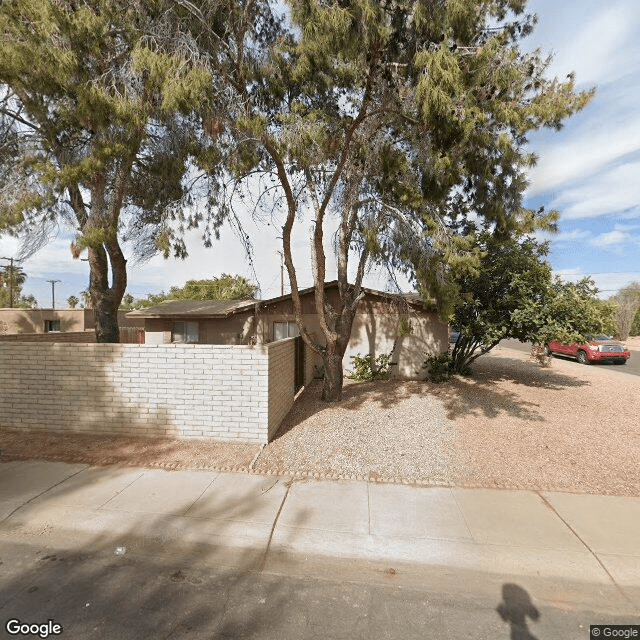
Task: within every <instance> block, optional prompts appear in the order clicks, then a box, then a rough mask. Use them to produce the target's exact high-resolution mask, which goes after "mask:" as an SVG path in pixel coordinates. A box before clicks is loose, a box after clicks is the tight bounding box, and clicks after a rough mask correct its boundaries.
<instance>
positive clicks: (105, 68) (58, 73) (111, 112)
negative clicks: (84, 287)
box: [0, 0, 211, 342]
mask: <svg viewBox="0 0 640 640" xmlns="http://www.w3.org/2000/svg"><path fill="white" fill-rule="evenodd" d="M182 20H185V21H187V22H188V21H189V20H190V14H189V12H187V11H183V10H182V9H181V5H180V4H179V3H174V2H170V1H169V0H166V1H164V0H157V1H156V0H133V1H131V0H126V1H124V0H82V1H81V2H68V1H65V0H6V1H5V2H2V3H1V4H0V31H1V32H2V39H1V40H0V127H1V128H0V131H1V136H0V163H1V164H2V169H3V171H2V175H1V176H0V192H1V193H2V201H1V202H0V228H1V227H3V226H4V227H5V228H7V227H9V228H11V229H12V230H13V231H14V232H17V233H19V234H20V235H21V237H22V238H23V239H25V244H24V247H23V250H24V253H25V254H26V253H29V252H33V251H34V250H36V249H37V248H39V247H40V246H41V245H42V243H44V242H45V241H46V240H47V239H48V237H49V236H50V235H51V234H52V233H54V232H55V231H56V230H57V228H58V226H59V225H67V226H71V228H72V229H73V230H74V231H75V240H74V243H73V245H72V252H73V253H74V255H75V256H76V257H78V256H79V255H80V254H81V253H82V252H83V251H85V250H86V251H87V255H88V262H89V269H90V275H89V289H88V292H89V296H90V299H91V306H93V307H94V309H95V314H96V334H97V339H98V341H99V342H117V341H118V337H119V336H118V323H117V309H118V306H119V304H120V301H121V299H122V296H123V295H124V293H125V290H126V286H127V268H126V262H127V260H126V258H125V254H124V252H123V245H122V241H123V238H124V237H126V236H127V234H128V235H129V237H130V238H131V239H132V241H133V245H134V247H135V249H137V250H139V251H141V252H142V253H143V254H145V253H146V254H148V253H149V252H153V251H155V250H156V249H162V250H164V251H166V252H167V251H169V240H170V233H169V231H168V226H167V224H166V221H167V218H169V217H171V215H174V216H175V215H176V214H177V213H179V211H180V209H181V205H182V204H184V201H185V197H186V192H185V185H184V183H183V181H182V178H183V176H184V174H185V171H186V166H187V161H188V158H189V156H190V154H191V151H192V144H191V143H192V142H193V139H192V136H191V133H190V132H191V130H192V126H190V124H191V123H192V121H194V116H193V114H194V110H195V109H196V108H199V109H200V108H201V107H202V105H203V102H204V101H205V98H206V96H208V95H209V93H210V91H209V89H210V85H211V72H210V70H209V69H208V68H206V67H205V65H204V64H203V63H202V62H201V60H199V58H198V55H197V48H196V47H195V46H192V45H193V43H192V42H190V41H189V39H188V37H187V36H185V30H184V29H183V28H182V27H181V21H182ZM181 250H183V247H181V246H180V245H179V244H178V245H177V252H178V253H180V252H181Z"/></svg>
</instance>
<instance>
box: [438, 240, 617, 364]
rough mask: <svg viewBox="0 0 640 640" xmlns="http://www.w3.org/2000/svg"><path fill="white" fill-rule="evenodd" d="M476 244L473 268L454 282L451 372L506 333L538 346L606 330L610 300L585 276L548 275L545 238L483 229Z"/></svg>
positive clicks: (580, 338)
mask: <svg viewBox="0 0 640 640" xmlns="http://www.w3.org/2000/svg"><path fill="white" fill-rule="evenodd" d="M480 249H481V250H482V257H481V258H480V263H479V266H478V268H477V269H474V270H473V271H469V272H468V273H465V274H464V275H463V276H461V277H460V278H459V281H458V283H457V284H458V288H459V291H460V295H459V297H458V299H457V301H456V302H455V305H454V312H453V318H452V321H453V323H454V324H455V326H456V328H457V329H458V330H459V331H460V336H459V337H458V340H457V341H456V343H455V346H454V348H453V352H452V362H451V371H452V372H456V373H464V372H467V371H468V369H469V366H470V365H471V363H472V362H473V361H474V360H475V359H476V358H478V357H479V356H481V355H482V354H484V353H487V352H489V351H490V350H491V349H493V347H495V346H496V345H497V344H498V343H499V342H500V340H504V339H507V338H514V339H517V340H520V341H522V342H533V343H535V344H541V345H543V344H546V343H547V342H549V341H550V340H558V341H560V342H574V341H584V340H585V335H586V334H594V333H608V332H611V330H612V328H613V326H614V320H613V316H614V312H615V307H614V305H612V304H611V303H608V302H605V301H603V300H600V299H599V298H598V297H597V292H598V290H597V289H596V287H595V286H594V284H593V282H592V281H590V280H589V279H584V280H581V281H580V282H577V283H573V282H563V281H562V280H560V278H558V277H553V276H552V271H551V265H550V264H549V263H548V262H547V261H546V255H547V252H548V247H547V244H546V243H540V242H537V241H535V240H533V239H531V238H527V237H521V238H511V239H509V240H501V239H498V238H496V236H495V235H494V234H490V233H484V234H482V236H481V239H480Z"/></svg>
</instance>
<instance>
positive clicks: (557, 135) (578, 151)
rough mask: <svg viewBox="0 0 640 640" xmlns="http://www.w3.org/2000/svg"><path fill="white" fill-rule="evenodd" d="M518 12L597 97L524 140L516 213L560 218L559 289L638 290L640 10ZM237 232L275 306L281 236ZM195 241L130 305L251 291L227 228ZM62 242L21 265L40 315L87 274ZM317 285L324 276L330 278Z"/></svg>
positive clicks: (534, 40)
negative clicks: (203, 285)
mask: <svg viewBox="0 0 640 640" xmlns="http://www.w3.org/2000/svg"><path fill="white" fill-rule="evenodd" d="M528 10H530V11H533V12H535V13H537V14H538V18H539V22H538V27H537V28H536V30H535V32H534V33H533V35H532V36H531V37H530V38H529V39H528V41H527V42H526V43H525V44H526V46H527V47H528V48H531V49H533V48H536V47H541V48H542V50H543V51H545V52H548V53H552V54H553V55H554V61H553V64H552V67H551V71H552V73H553V74H555V75H557V76H558V77H559V78H564V77H565V76H566V75H567V73H569V72H570V71H575V73H576V81H577V83H578V88H580V89H583V88H584V89H586V88H590V87H593V86H595V87H596V88H597V93H596V96H595V98H594V99H593V101H592V102H591V103H590V104H589V105H588V106H587V107H586V109H585V110H584V111H583V112H581V113H580V114H578V115H577V116H575V117H574V118H572V119H571V120H569V121H567V123H566V125H565V127H564V128H563V129H562V131H560V132H555V131H543V132H539V133H537V134H535V135H534V136H532V138H531V148H532V150H533V151H535V152H536V154H537V155H538V158H539V160H538V165H537V167H536V168H535V169H534V170H533V171H532V172H531V174H530V181H531V184H530V187H529V190H528V192H527V198H526V201H525V203H526V204H527V205H528V206H531V207H537V206H540V205H544V206H545V207H546V208H556V209H558V210H559V211H560V212H561V220H560V233H559V234H558V235H557V236H555V237H551V238H550V239H551V254H550V261H551V264H552V266H553V268H554V270H555V271H556V273H558V274H560V275H562V276H563V277H564V278H565V279H569V280H575V279H577V278H580V277H582V276H584V275H592V276H593V278H594V280H595V281H596V284H597V285H598V287H599V288H600V289H601V290H602V295H603V297H606V296H609V295H611V294H612V293H614V292H615V291H616V290H618V289H619V288H620V287H623V286H625V285H626V284H628V283H629V282H632V281H640V73H639V71H640V5H638V3H637V0H620V1H618V2H615V1H614V2H602V1H601V0H599V1H594V0H571V1H567V0H564V1H563V2H558V1H557V0H556V1H554V2H550V1H549V0H530V2H529V5H528ZM247 230H248V232H249V235H250V236H251V237H252V238H253V239H254V250H255V255H254V264H255V274H257V276H258V278H257V279H258V282H259V285H260V289H261V291H260V293H261V296H262V297H271V296H275V295H278V294H279V292H280V258H279V256H278V254H277V253H276V252H277V250H278V248H279V244H278V242H279V241H278V240H277V236H278V235H279V229H277V228H275V227H273V226H271V225H267V224H262V225H259V224H254V223H251V222H248V223H247ZM200 235H201V234H200V233H199V232H197V231H196V232H194V233H192V234H191V235H190V236H189V237H188V249H189V252H190V254H191V256H190V258H189V259H188V260H186V261H176V260H172V259H171V260H164V259H163V258H161V257H156V258H154V259H152V260H151V261H150V262H148V263H146V264H145V265H135V264H130V265H129V267H130V268H129V287H128V291H129V292H130V293H132V294H133V295H134V296H136V297H137V296H141V295H144V294H146V293H148V292H158V291H160V290H165V291H166V290H168V289H169V287H171V286H173V285H182V284H184V282H185V281H186V280H188V279H191V278H208V277H212V276H214V275H219V274H221V273H223V272H226V273H240V274H243V275H245V276H247V277H249V278H250V279H252V280H255V274H254V272H253V271H252V269H251V267H250V265H249V263H248V261H247V260H246V257H245V255H244V252H243V250H242V247H241V245H240V242H239V241H238V240H237V239H236V237H235V235H234V232H233V230H232V229H230V228H228V227H225V228H224V229H223V230H222V238H221V240H220V241H219V242H215V243H214V245H213V247H212V248H210V249H205V248H204V247H203V246H202V243H201V240H200ZM328 235H329V236H330V234H328ZM307 238H308V223H304V222H303V223H302V224H300V225H298V227H297V229H296V233H295V234H294V258H295V261H296V264H297V267H298V272H299V282H300V284H301V286H308V285H310V284H311V269H310V263H309V257H308V256H309V250H308V242H307ZM69 242H70V240H69V236H68V234H66V233H65V232H64V230H61V231H60V233H59V235H58V237H57V238H54V239H52V241H51V242H50V243H49V244H48V245H47V246H46V247H45V248H43V249H42V250H41V251H39V252H38V253H37V254H36V255H35V256H33V257H32V258H30V259H29V260H28V261H26V262H25V263H24V265H23V266H24V269H25V271H26V272H27V275H28V276H29V278H28V280H27V283H26V285H25V288H24V292H25V293H32V294H34V295H35V296H36V298H37V299H38V301H39V303H40V306H41V307H50V306H51V285H50V284H49V283H48V282H47V280H50V279H56V280H60V281H61V282H60V283H57V284H56V307H60V306H65V303H64V301H65V300H66V298H67V297H68V296H70V295H72V294H74V295H76V296H77V295H78V293H79V292H80V291H81V290H83V289H85V288H86V286H87V282H88V267H87V263H86V262H80V261H77V260H73V259H72V258H71V254H70V251H69ZM17 252H18V246H17V242H16V241H15V240H13V239H11V238H6V237H2V238H0V256H12V255H16V254H17ZM0 262H4V261H0ZM327 275H328V277H329V278H331V277H334V276H335V270H334V269H333V268H330V269H329V270H328V274H327ZM386 282H387V280H386V276H385V275H384V274H383V273H379V272H375V271H374V272H372V273H370V274H369V275H368V276H367V281H366V284H368V286H371V287H375V288H384V287H385V285H386ZM285 283H286V275H285ZM285 286H286V284H285Z"/></svg>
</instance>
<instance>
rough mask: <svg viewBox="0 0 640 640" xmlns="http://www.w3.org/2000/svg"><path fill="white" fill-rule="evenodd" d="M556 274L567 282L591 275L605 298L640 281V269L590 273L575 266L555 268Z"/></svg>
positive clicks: (600, 295) (601, 296) (600, 293)
mask: <svg viewBox="0 0 640 640" xmlns="http://www.w3.org/2000/svg"><path fill="white" fill-rule="evenodd" d="M554 274H555V275H558V276H560V278H561V279H562V280H564V281H565V282H577V281H578V280H581V279H582V278H586V277H590V278H591V279H592V280H593V281H594V282H595V284H596V287H598V289H599V294H598V297H600V298H603V299H604V298H609V297H611V296H612V295H614V294H615V293H616V292H617V291H619V290H620V289H622V288H623V287H626V286H627V285H629V284H631V283H632V282H640V271H635V272H634V271H628V272H619V273H618V272H601V273H589V272H588V271H585V270H584V269H582V267H575V268H571V269H558V270H554Z"/></svg>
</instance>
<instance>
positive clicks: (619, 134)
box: [527, 115, 640, 195]
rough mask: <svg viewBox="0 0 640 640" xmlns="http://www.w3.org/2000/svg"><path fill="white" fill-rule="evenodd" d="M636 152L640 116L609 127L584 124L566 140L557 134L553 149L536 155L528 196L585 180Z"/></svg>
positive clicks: (598, 124)
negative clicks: (536, 161)
mask: <svg viewBox="0 0 640 640" xmlns="http://www.w3.org/2000/svg"><path fill="white" fill-rule="evenodd" d="M638 151H640V115H638V116H636V117H635V119H633V120H632V121H629V122H626V123H621V124H618V125H612V124H611V123H610V122H606V123H605V122H603V121H602V118H599V119H598V122H597V123H594V122H592V121H589V122H587V123H586V124H585V125H584V126H582V127H580V128H579V129H577V130H575V132H574V133H573V134H572V135H571V137H570V138H569V139H564V136H563V135H562V133H561V134H558V135H557V136H556V138H555V145H554V146H552V147H546V148H543V149H541V150H539V151H537V153H538V155H539V161H538V165H537V166H536V167H535V168H534V169H533V170H532V171H531V172H530V174H529V179H530V181H531V184H530V186H529V189H528V190H527V193H528V195H537V194H541V193H548V192H549V191H553V190H554V189H556V188H557V187H560V186H562V185H564V184H567V183H571V182H575V181H576V180H582V179H585V178H587V177H589V176H591V175H593V174H595V173H596V172H597V171H598V170H599V169H601V168H603V167H604V166H605V165H607V164H609V163H611V162H614V161H615V160H618V159H620V158H622V157H624V156H626V155H629V154H633V153H635V152H638Z"/></svg>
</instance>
